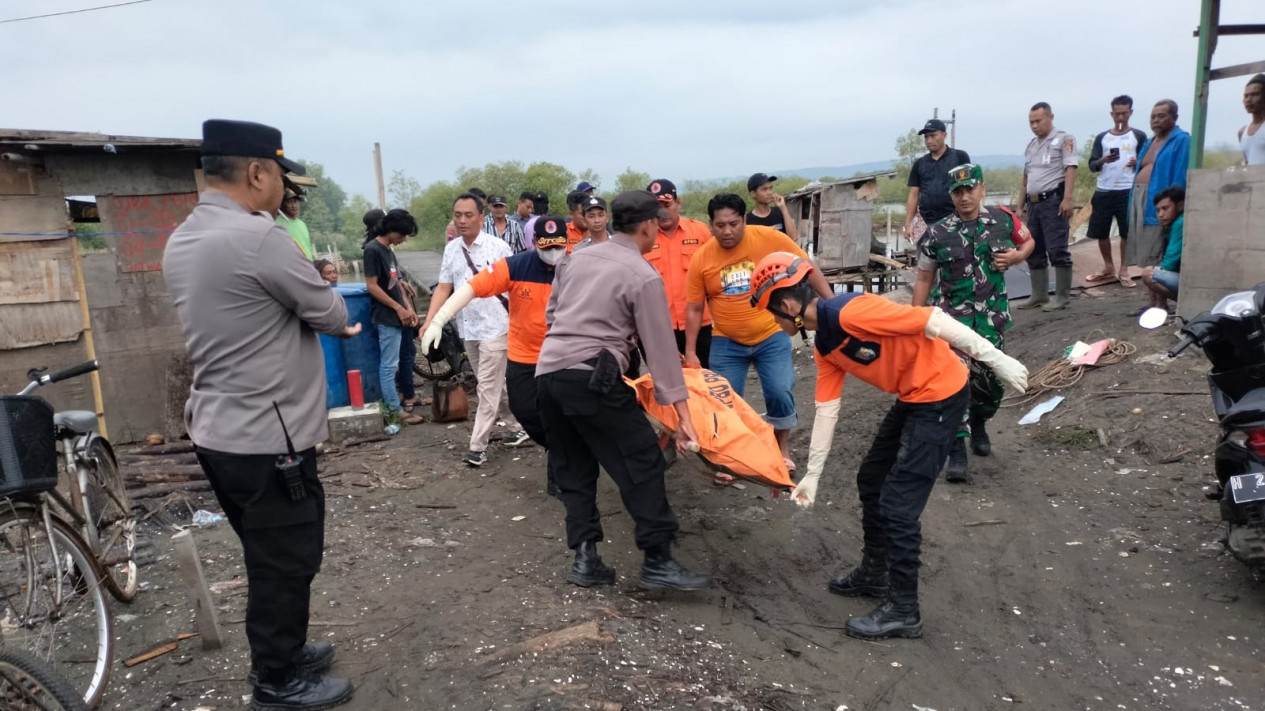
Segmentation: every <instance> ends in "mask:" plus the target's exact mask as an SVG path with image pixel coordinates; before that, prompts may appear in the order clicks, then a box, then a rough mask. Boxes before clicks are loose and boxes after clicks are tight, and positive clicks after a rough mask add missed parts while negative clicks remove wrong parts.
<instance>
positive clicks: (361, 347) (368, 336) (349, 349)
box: [326, 284, 394, 402]
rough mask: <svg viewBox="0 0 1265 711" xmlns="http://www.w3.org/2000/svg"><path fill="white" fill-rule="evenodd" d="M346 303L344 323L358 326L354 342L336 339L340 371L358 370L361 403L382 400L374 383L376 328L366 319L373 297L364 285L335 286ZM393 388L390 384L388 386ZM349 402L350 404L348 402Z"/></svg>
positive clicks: (352, 340) (380, 386)
mask: <svg viewBox="0 0 1265 711" xmlns="http://www.w3.org/2000/svg"><path fill="white" fill-rule="evenodd" d="M334 288H335V289H337V290H338V293H340V294H342V295H343V301H346V302H347V323H348V324H355V323H359V324H360V325H361V329H360V333H359V334H357V335H356V337H355V338H342V339H339V345H341V346H342V351H343V368H344V369H345V370H359V371H360V383H361V387H362V388H363V389H364V394H365V402H377V401H378V400H381V399H382V385H381V383H379V382H378V360H379V358H378V328H377V327H376V326H374V325H373V321H372V320H371V319H370V317H369V305H370V303H371V301H372V299H373V297H371V296H369V288H368V287H366V286H365V285H364V284H339V285H338V286H336V287H334ZM326 369H327V371H328V366H326ZM392 387H394V384H393V385H392ZM343 392H347V379H346V376H344V377H343ZM349 402H350V400H349Z"/></svg>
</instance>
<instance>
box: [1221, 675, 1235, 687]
mask: <svg viewBox="0 0 1265 711" xmlns="http://www.w3.org/2000/svg"><path fill="white" fill-rule="evenodd" d="M1217 683H1218V684H1220V685H1222V686H1234V684H1231V683H1230V680H1229V679H1227V678H1225V677H1223V676H1219V677H1217Z"/></svg>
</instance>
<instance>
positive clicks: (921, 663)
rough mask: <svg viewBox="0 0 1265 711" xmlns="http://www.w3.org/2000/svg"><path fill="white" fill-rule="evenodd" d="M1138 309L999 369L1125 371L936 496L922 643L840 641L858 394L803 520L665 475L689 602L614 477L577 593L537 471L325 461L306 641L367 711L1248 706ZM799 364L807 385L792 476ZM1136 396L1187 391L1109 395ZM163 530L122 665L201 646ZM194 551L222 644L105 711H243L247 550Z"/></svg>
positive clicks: (1228, 601) (1255, 688)
mask: <svg viewBox="0 0 1265 711" xmlns="http://www.w3.org/2000/svg"><path fill="white" fill-rule="evenodd" d="M1140 291H1141V289H1138V290H1133V291H1128V292H1126V291H1125V290H1124V289H1122V288H1120V287H1118V286H1111V287H1102V288H1099V289H1096V290H1094V291H1093V292H1090V293H1086V294H1083V295H1081V296H1079V297H1078V298H1076V300H1075V301H1074V305H1073V307H1072V308H1071V309H1070V310H1068V311H1065V312H1063V313H1059V314H1057V315H1049V314H1037V315H1035V316H1034V315H1031V314H1030V313H1029V312H1024V311H1020V312H1017V319H1016V320H1017V323H1016V326H1015V328H1014V330H1013V331H1012V332H1011V335H1010V340H1009V343H1010V351H1011V352H1012V353H1013V354H1014V355H1016V356H1018V357H1019V358H1020V359H1022V360H1023V361H1024V362H1025V363H1026V364H1028V366H1029V367H1030V369H1032V370H1033V371H1035V370H1036V369H1037V368H1039V367H1040V366H1042V365H1044V364H1045V363H1047V362H1048V361H1050V360H1051V359H1052V358H1055V357H1056V356H1057V355H1059V353H1060V352H1061V351H1062V349H1063V348H1064V347H1065V346H1066V345H1068V344H1070V343H1071V342H1073V341H1075V340H1077V339H1082V340H1088V339H1090V338H1091V337H1093V336H1095V333H1096V332H1100V333H1099V334H1098V335H1101V334H1106V335H1108V336H1113V337H1117V338H1121V339H1125V340H1128V341H1130V342H1132V343H1133V344H1135V345H1136V346H1137V348H1138V351H1137V353H1136V354H1135V355H1133V356H1132V357H1130V358H1129V360H1128V361H1127V362H1125V363H1123V364H1121V365H1114V366H1110V367H1106V368H1102V369H1099V370H1092V371H1090V372H1087V373H1086V374H1085V376H1084V378H1083V380H1082V381H1081V382H1080V383H1079V384H1077V385H1076V386H1074V387H1072V388H1070V389H1068V390H1067V391H1065V392H1064V394H1065V395H1066V396H1067V401H1066V402H1064V403H1063V405H1062V406H1060V407H1059V408H1058V409H1057V410H1055V411H1054V412H1053V413H1052V414H1050V415H1047V416H1046V418H1045V420H1044V421H1043V422H1042V423H1040V424H1039V425H1036V426H1032V427H1026V428H1019V427H1018V426H1016V422H1017V420H1018V419H1019V417H1020V416H1021V415H1022V414H1023V412H1022V408H1008V409H1005V410H1003V411H1002V413H1001V415H1000V416H999V418H998V420H996V421H995V424H994V426H993V428H992V431H993V442H994V447H995V455H994V456H993V457H991V458H988V459H982V458H975V459H973V461H972V466H973V470H974V474H975V481H974V483H973V484H971V485H967V486H961V485H948V484H945V483H944V482H943V481H941V482H940V483H939V484H937V486H936V488H935V491H934V492H933V494H932V500H931V502H930V504H929V506H928V508H927V512H926V514H925V515H924V517H923V530H924V537H925V543H924V551H923V563H924V567H923V588H922V610H923V616H924V622H925V637H924V638H923V639H921V640H890V641H885V642H882V643H867V642H861V641H857V640H853V639H850V638H847V637H845V636H844V635H843V633H842V631H841V628H842V626H843V624H844V622H845V621H846V620H847V618H848V617H850V616H853V615H857V614H861V613H864V612H866V611H868V610H869V609H870V608H871V607H872V605H873V602H872V601H869V600H866V599H848V598H841V597H836V596H834V595H831V594H830V593H828V592H827V590H826V580H827V578H828V577H829V576H830V575H831V574H833V573H835V572H836V571H838V570H840V569H843V568H846V567H848V566H850V565H852V564H853V563H855V562H856V560H857V555H858V548H859V545H860V523H859V507H858V504H857V503H856V492H855V483H854V472H855V468H856V466H857V464H858V462H859V460H860V458H861V456H862V454H863V453H864V451H865V450H866V448H867V446H868V445H869V442H870V439H871V437H872V436H873V434H874V432H875V430H876V428H877V425H878V422H879V420H880V418H881V417H882V416H883V414H884V412H885V410H886V408H887V406H888V405H889V404H890V402H891V397H890V396H887V395H884V394H882V393H879V392H877V391H875V390H873V389H871V388H869V387H868V386H865V385H863V384H860V383H858V382H856V381H850V382H849V385H848V386H847V389H846V391H845V400H844V407H843V418H842V423H841V426H840V430H839V435H838V436H837V437H836V440H835V450H834V452H833V454H832V458H831V460H830V462H829V464H828V467H827V472H826V476H825V478H824V479H823V481H822V485H821V491H820V494H819V499H818V505H817V507H816V508H814V509H812V510H811V511H800V510H798V509H797V508H796V507H795V506H794V505H793V504H792V503H791V502H790V501H789V500H788V499H787V498H786V497H782V498H781V499H780V500H774V499H772V498H771V497H770V496H769V492H768V491H767V489H763V488H761V487H758V486H754V485H747V486H746V487H745V488H744V489H741V490H740V489H738V488H726V489H718V488H715V487H713V485H712V484H711V481H710V478H709V477H708V476H706V475H704V473H703V472H702V470H701V469H699V468H696V467H695V466H693V465H692V463H691V462H689V461H685V460H683V461H681V462H678V463H677V464H676V465H675V466H673V468H672V469H670V470H669V495H670V497H671V501H672V503H673V506H674V507H675V509H676V511H677V513H678V516H679V517H680V520H681V535H680V539H679V548H678V552H679V557H680V558H681V559H682V560H684V561H685V562H687V563H688V564H691V565H694V566H698V567H701V568H705V569H709V570H711V571H713V572H714V573H715V575H716V577H717V583H718V584H717V585H716V587H715V588H714V589H712V590H710V591H707V592H703V593H698V594H662V593H647V592H642V591H638V590H637V589H636V587H635V580H636V572H637V568H638V565H639V564H640V555H639V553H638V552H637V551H636V549H635V548H634V546H633V543H632V533H631V529H632V527H631V522H630V520H629V519H628V517H627V515H626V514H625V513H624V512H623V510H622V508H621V506H620V503H619V500H618V496H617V493H616V491H615V489H614V487H613V486H612V485H611V484H610V482H609V480H606V479H604V482H603V485H602V489H601V505H602V509H603V511H604V512H606V514H605V518H604V525H605V526H606V533H607V540H606V542H605V543H604V544H603V546H602V553H603V555H604V556H605V558H606V559H607V560H608V561H609V562H611V563H613V564H614V565H616V566H617V568H618V570H619V573H620V579H619V582H618V584H617V585H616V586H615V587H613V588H606V589H593V590H583V589H580V588H576V587H573V586H571V585H568V584H567V583H566V582H565V581H564V580H563V575H564V573H565V571H566V568H567V566H568V565H569V562H570V552H569V551H568V550H567V549H566V548H565V544H564V543H563V526H562V509H561V505H560V504H558V503H557V502H556V501H554V500H552V499H549V498H547V497H546V496H545V495H544V493H543V481H544V469H543V467H544V454H543V452H542V450H540V449H539V448H536V447H528V448H523V449H520V450H510V449H506V448H503V447H499V446H496V445H494V447H493V448H492V449H491V450H490V457H489V464H488V466H486V467H485V468H484V469H482V470H472V469H468V468H466V467H465V465H463V464H462V463H461V462H460V461H459V457H460V455H461V454H462V453H463V452H464V450H465V444H466V438H467V436H468V431H469V430H468V425H466V424H462V425H457V426H446V425H431V424H427V425H422V426H417V427H411V428H408V429H406V430H405V431H404V432H403V433H401V434H400V435H399V436H397V437H396V438H395V439H393V440H392V441H390V442H387V443H380V444H372V445H365V446H361V447H357V448H354V449H352V450H349V451H348V452H346V453H341V454H338V455H333V456H325V457H323V458H322V461H321V468H322V472H323V477H324V480H325V484H326V487H327V492H328V509H329V523H328V533H327V540H328V549H327V551H326V557H325V566H324V570H323V572H322V573H321V575H320V576H319V577H318V578H317V580H316V584H315V588H314V592H313V605H312V610H313V613H312V618H313V620H314V623H313V625H314V626H313V628H312V636H313V638H317V639H327V640H330V641H332V642H334V643H335V645H336V646H337V649H338V655H339V656H338V662H337V664H336V666H335V672H337V673H339V674H343V675H347V676H350V677H352V678H353V679H354V680H355V682H356V685H357V692H356V698H355V700H354V701H353V702H352V703H351V704H350V705H349V706H347V707H346V708H353V709H462V710H465V709H471V710H480V709H584V708H589V709H604V710H607V711H611V710H615V709H627V710H630V711H631V710H634V709H638V710H639V709H731V710H737V709H753V710H754V709H774V710H783V709H832V710H833V709H844V708H846V709H853V710H865V711H883V710H887V709H905V710H908V709H911V708H912V709H935V710H936V711H950V710H951V709H963V710H965V709H1011V708H1031V709H1174V710H1188V709H1249V708H1262V707H1263V704H1265V701H1262V699H1265V673H1263V672H1265V669H1263V668H1262V664H1261V662H1262V649H1261V647H1262V640H1263V639H1265V632H1263V631H1262V629H1263V625H1262V623H1263V622H1265V612H1263V611H1265V593H1263V592H1262V587H1261V585H1260V584H1259V583H1258V582H1256V581H1254V580H1253V579H1252V577H1251V575H1250V574H1249V572H1248V571H1247V570H1245V569H1244V568H1243V567H1242V566H1240V565H1239V564H1238V563H1236V562H1235V561H1234V560H1233V559H1231V558H1230V557H1229V556H1228V555H1227V554H1225V553H1223V552H1222V550H1221V547H1220V545H1219V544H1218V543H1217V541H1218V539H1219V537H1220V536H1221V533H1222V529H1221V526H1220V524H1219V521H1218V512H1217V507H1216V505H1214V504H1213V503H1210V502H1208V501H1207V500H1205V498H1204V492H1205V490H1206V489H1207V486H1208V481H1209V477H1210V476H1211V458H1210V457H1209V456H1208V455H1209V454H1210V453H1211V447H1210V443H1211V442H1212V441H1213V438H1214V436H1215V431H1216V430H1215V425H1214V424H1213V423H1212V421H1211V419H1210V417H1211V407H1210V403H1209V400H1208V397H1207V395H1206V393H1205V391H1204V381H1203V373H1204V371H1205V362H1204V361H1203V360H1202V358H1201V356H1200V355H1199V353H1198V352H1191V353H1189V354H1187V355H1186V356H1184V357H1182V358H1181V359H1179V360H1177V361H1175V362H1172V363H1169V362H1166V361H1165V360H1164V359H1163V358H1162V357H1161V356H1160V355H1159V354H1161V353H1162V352H1163V351H1164V350H1165V349H1167V348H1168V347H1169V346H1170V345H1171V344H1172V343H1173V342H1174V340H1175V339H1174V336H1173V331H1174V330H1175V327H1172V326H1170V327H1167V328H1165V329H1163V330H1161V331H1158V332H1142V331H1140V330H1139V329H1138V328H1137V327H1136V326H1135V325H1134V322H1133V319H1132V318H1130V317H1128V316H1127V315H1126V314H1127V313H1128V312H1129V311H1131V310H1133V309H1134V308H1135V307H1136V306H1137V305H1138V304H1139V303H1140V301H1141V300H1142V298H1143V297H1142V295H1141V294H1140V293H1139V292H1140ZM807 356H808V354H807V353H806V352H801V353H799V354H797V361H796V362H797V365H798V371H799V384H798V386H797V394H798V396H799V401H800V402H801V404H802V405H801V416H802V417H804V419H805V421H804V422H802V423H801V426H800V428H799V430H798V432H797V433H796V435H795V439H794V448H795V453H796V456H797V458H798V459H799V460H800V461H801V462H802V461H803V460H804V459H805V458H806V456H807V448H808V437H809V430H810V426H811V422H810V421H809V420H811V416H812V405H811V402H812V388H813V373H812V364H811V360H809V358H808V357H807ZM752 390H754V391H755V392H756V393H758V392H759V390H758V388H752V387H749V388H748V391H749V392H750V391H752ZM1127 390H1143V391H1165V392H1169V393H1174V392H1175V393H1183V394H1176V395H1174V394H1132V395H1129V394H1124V395H1122V394H1120V393H1119V392H1115V393H1113V391H1127ZM757 398H758V395H757ZM758 407H759V405H758V404H757V408H758ZM1135 408H1140V411H1141V412H1140V414H1135V413H1134V411H1135ZM1100 429H1101V430H1102V432H1103V435H1104V436H1105V438H1106V440H1107V446H1103V445H1102V443H1101V441H1100V437H1099V435H1098V430H1100ZM1187 451H1188V452H1187ZM1183 452H1187V453H1184V454H1182V453H1183ZM1179 454H1180V455H1181V456H1180V457H1179V458H1178V460H1177V461H1173V462H1171V463H1165V464H1162V463H1160V462H1161V461H1166V460H1171V459H1173V458H1175V457H1177V455H1179ZM199 501H200V503H201V505H202V506H205V507H207V508H214V502H213V500H212V499H210V498H209V496H207V497H203V498H201V499H195V501H194V503H195V505H198V503H199ZM148 525H149V529H148V531H147V533H148V534H149V536H150V538H151V539H152V540H153V541H154V542H155V548H156V551H157V556H156V557H155V559H154V560H153V562H152V563H151V564H149V565H147V566H146V567H145V568H144V569H143V570H142V576H143V580H144V583H145V586H144V590H143V592H142V593H141V594H140V595H139V597H138V598H137V600H136V601H135V602H134V603H133V604H132V605H130V606H124V605H116V606H115V609H114V614H115V616H116V617H117V618H118V619H119V621H120V622H119V624H118V625H117V629H116V634H117V637H118V643H117V648H116V658H117V659H118V660H122V659H123V658H125V657H128V656H131V655H134V654H138V653H140V652H143V651H146V650H147V649H150V648H151V647H153V646H155V645H158V644H160V643H162V642H166V641H168V640H169V639H171V638H173V637H174V636H175V635H176V634H177V633H180V632H187V631H192V630H193V629H194V622H193V617H192V614H191V612H190V605H189V601H188V599H187V597H186V595H185V592H184V589H183V587H182V585H181V584H180V582H179V577H178V572H177V569H176V565H175V561H174V559H173V558H172V556H171V553H170V544H169V542H168V539H169V534H170V533H171V530H170V529H163V528H161V527H159V526H157V525H156V524H154V523H153V522H152V521H151V522H149V524H148ZM196 538H197V540H198V544H199V546H200V549H201V552H202V557H203V559H204V562H205V567H206V571H207V576H208V578H209V579H210V580H211V581H212V582H213V583H217V585H216V586H215V587H216V590H217V591H219V592H218V594H217V601H218V604H219V615H220V620H221V622H222V623H223V624H224V627H225V629H226V631H227V646H226V648H225V649H223V650H222V651H217V652H204V651H202V650H201V648H200V646H199V645H198V644H197V641H196V640H189V641H186V642H183V643H181V648H180V650H178V651H177V652H174V653H171V654H168V655H165V656H162V657H159V658H157V659H155V660H153V661H149V662H146V663H144V664H141V665H138V666H136V667H133V668H131V669H124V668H122V667H121V666H119V665H118V664H117V663H116V668H115V671H114V679H113V682H112V685H111V687H110V689H109V691H108V693H107V696H106V702H105V704H103V708H117V709H128V710H133V709H159V708H172V709H195V708H207V709H211V708H213V709H235V708H240V707H241V706H242V703H243V697H244V696H245V695H247V694H248V693H249V687H248V686H247V685H246V683H245V681H244V680H243V679H244V677H245V672H246V665H247V661H246V660H247V648H246V640H245V638H244V633H243V629H242V625H241V620H242V618H243V615H244V606H245V599H246V598H245V595H244V587H242V586H241V585H237V584H235V583H234V581H239V582H240V581H241V576H242V574H243V570H242V566H241V563H240V549H239V547H238V544H237V542H236V540H235V539H234V537H233V535H232V532H231V530H230V529H229V528H228V527H227V525H223V524H221V525H219V526H216V527H212V528H204V529H199V530H198V531H197V533H196ZM556 631H562V632H561V633H560V635H559V636H558V637H545V638H540V635H545V634H547V633H551V632H556ZM577 640H578V641H577Z"/></svg>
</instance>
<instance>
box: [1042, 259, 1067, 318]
mask: <svg viewBox="0 0 1265 711" xmlns="http://www.w3.org/2000/svg"><path fill="white" fill-rule="evenodd" d="M1070 303H1072V268H1071V267H1055V268H1054V300H1053V301H1051V302H1050V303H1048V304H1046V305H1045V306H1042V307H1041V310H1042V311H1058V310H1060V309H1065V308H1067V305H1068V304H1070Z"/></svg>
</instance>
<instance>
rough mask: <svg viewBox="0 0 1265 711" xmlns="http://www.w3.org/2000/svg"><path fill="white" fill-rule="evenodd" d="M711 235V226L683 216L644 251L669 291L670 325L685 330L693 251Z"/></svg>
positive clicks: (705, 318) (705, 312)
mask: <svg viewBox="0 0 1265 711" xmlns="http://www.w3.org/2000/svg"><path fill="white" fill-rule="evenodd" d="M711 238H712V232H711V229H710V228H709V227H708V226H707V225H705V224H703V223H702V222H699V221H698V220H691V219H690V218H688V217H682V218H681V222H680V223H679V224H678V225H677V226H676V231H675V232H673V233H672V235H671V236H669V235H668V234H667V233H666V232H664V231H663V230H662V229H660V230H659V236H658V237H657V238H655V241H654V246H653V247H651V248H650V251H649V252H646V255H645V256H646V261H648V262H650V265H651V266H653V267H654V268H655V271H657V272H659V276H661V277H663V288H664V290H666V291H667V292H668V311H670V312H671V313H672V328H673V329H674V330H677V331H684V330H685V303H686V282H687V281H688V277H689V272H690V263H691V262H692V261H693V260H694V255H695V254H696V253H697V252H698V250H700V249H702V247H703V245H705V244H707V242H709V241H710V240H711ZM711 322H712V316H711V313H710V312H709V310H708V309H707V308H706V307H704V308H703V323H702V324H701V325H703V326H707V325H709V324H711Z"/></svg>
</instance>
